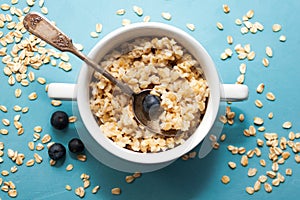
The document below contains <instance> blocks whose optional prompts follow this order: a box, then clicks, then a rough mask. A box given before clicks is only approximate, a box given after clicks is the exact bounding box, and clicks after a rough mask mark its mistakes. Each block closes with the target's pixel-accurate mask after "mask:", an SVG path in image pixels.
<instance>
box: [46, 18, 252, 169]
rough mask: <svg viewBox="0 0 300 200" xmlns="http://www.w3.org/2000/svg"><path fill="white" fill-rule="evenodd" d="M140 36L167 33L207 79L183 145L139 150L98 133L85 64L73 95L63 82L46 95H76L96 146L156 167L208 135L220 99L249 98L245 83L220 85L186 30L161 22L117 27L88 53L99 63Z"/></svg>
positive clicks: (212, 67)
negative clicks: (201, 106)
mask: <svg viewBox="0 0 300 200" xmlns="http://www.w3.org/2000/svg"><path fill="white" fill-rule="evenodd" d="M143 36H152V37H153V36H156V37H163V36H167V37H169V38H173V39H174V40H175V41H177V42H178V43H179V44H180V45H182V46H183V47H184V48H185V49H187V51H188V52H189V53H190V54H192V55H193V56H194V58H195V59H196V60H197V61H198V62H199V63H200V65H201V67H202V68H203V71H204V74H205V77H206V79H207V81H208V85H209V88H210V97H209V101H208V104H207V110H206V113H205V115H204V117H203V120H202V122H201V123H200V125H199V127H198V128H197V129H196V131H195V133H193V134H192V135H191V136H190V137H189V138H188V139H187V140H186V141H185V142H184V144H182V145H179V146H177V147H175V148H173V149H170V150H167V151H164V152H158V153H138V152H134V151H130V150H127V149H124V148H121V147H119V146H118V145H116V144H115V143H114V142H112V141H111V140H110V139H108V138H107V137H106V136H105V135H104V134H103V133H102V132H101V130H100V128H99V125H98V124H97V122H96V120H95V118H94V116H93V113H92V112H91V110H90V109H89V91H90V89H89V83H90V82H91V78H92V74H93V69H91V68H90V67H88V66H87V65H86V64H83V66H82V69H81V71H80V73H79V77H78V82H77V85H76V89H75V90H76V94H68V91H72V89H70V88H69V90H68V89H66V87H65V86H66V84H64V85H65V86H61V85H55V84H50V85H49V92H48V94H49V96H50V97H51V98H70V97H72V95H73V96H74V95H76V99H77V104H78V110H79V113H80V116H81V118H82V121H83V124H84V125H85V127H86V129H87V131H88V134H90V136H91V138H93V140H94V141H95V142H96V144H98V145H99V146H98V147H99V148H101V149H104V150H105V151H107V152H109V154H111V156H112V157H117V158H119V159H120V160H121V161H122V160H125V161H126V162H129V163H132V164H137V165H139V166H147V165H148V166H155V165H157V166H159V165H161V164H162V163H170V162H171V161H173V160H176V159H177V158H179V157H181V156H182V155H184V154H186V153H187V152H189V151H190V150H192V149H193V148H194V147H196V146H197V145H198V144H199V143H200V142H201V141H202V140H203V138H204V137H205V136H206V135H207V134H208V132H209V131H210V129H211V127H212V125H213V124H214V122H215V120H216V116H217V113H218V109H219V104H220V101H222V100H231V101H238V100H244V99H246V98H247V97H248V88H247V86H243V85H236V84H221V82H220V79H219V76H218V73H217V70H216V67H215V65H214V62H213V61H212V59H211V57H210V56H209V55H208V53H207V52H206V50H205V49H204V48H203V46H202V45H201V44H200V43H199V42H198V41H197V40H196V39H194V38H193V37H192V36H190V35H189V34H188V33H186V32H185V31H183V30H181V29H179V28H176V27H174V26H171V25H167V24H163V23H156V22H149V23H135V24H131V25H128V26H125V27H122V28H119V29H117V30H115V31H113V32H111V33H109V34H108V35H106V36H105V37H104V38H103V39H101V40H100V41H99V42H98V43H97V44H96V46H95V47H94V48H93V49H92V50H91V52H90V53H89V55H88V56H89V57H90V58H92V59H93V60H95V61H96V62H100V60H101V59H102V57H103V56H105V55H106V54H107V53H109V52H110V51H111V50H112V49H115V48H117V47H118V46H120V44H122V43H124V42H127V41H130V40H132V39H135V38H138V37H143ZM72 87H73V86H72ZM67 90H68V91H67ZM223 91H224V92H223ZM72 93H73V91H72ZM88 145H89V144H86V146H88ZM95 148H97V145H94V147H93V148H92V150H91V151H92V152H93V151H94V153H92V154H93V155H95V154H97V150H96V151H95ZM107 152H106V153H107ZM98 154H99V152H98ZM95 157H97V156H95ZM108 157H109V156H108ZM100 160H101V159H100ZM117 164H118V163H117ZM109 165H110V164H109ZM111 167H114V166H111ZM114 168H118V167H114ZM150 168H151V167H150ZM154 168H155V167H154ZM154 168H153V169H154ZM123 171H124V170H123ZM141 171H142V170H141Z"/></svg>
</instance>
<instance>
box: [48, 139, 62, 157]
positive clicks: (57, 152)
mask: <svg viewBox="0 0 300 200" xmlns="http://www.w3.org/2000/svg"><path fill="white" fill-rule="evenodd" d="M48 154H49V157H50V158H51V159H52V160H59V159H61V158H63V157H64V156H65V155H66V148H65V147H64V145H62V144H60V143H54V144H53V145H51V146H50V147H49V149H48Z"/></svg>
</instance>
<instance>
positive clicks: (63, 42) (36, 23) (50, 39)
mask: <svg viewBox="0 0 300 200" xmlns="http://www.w3.org/2000/svg"><path fill="white" fill-rule="evenodd" d="M23 24H24V27H25V28H26V29H27V30H28V31H29V32H30V33H32V34H33V35H35V36H37V37H39V38H41V39H42V40H44V41H45V42H47V43H48V44H50V45H52V46H53V47H55V48H56V49H58V50H60V51H68V52H71V53H73V54H74V55H76V56H77V57H78V58H80V59H81V60H83V61H84V62H86V63H87V64H88V65H89V66H91V67H92V68H94V69H95V70H96V71H98V72H100V73H101V74H102V75H103V76H105V77H106V78H107V79H108V80H110V81H111V82H112V83H113V84H115V85H116V86H118V87H119V88H120V89H121V90H122V91H123V92H124V93H126V94H128V95H130V96H131V95H133V94H134V92H133V91H132V90H131V88H130V87H128V85H125V84H124V83H122V82H120V81H119V80H117V79H116V78H115V77H113V76H112V75H111V74H110V73H109V72H107V71H106V70H105V69H104V68H102V67H101V66H99V65H98V64H97V63H95V62H94V61H93V60H91V59H89V58H88V57H87V56H86V55H84V54H83V53H81V52H80V51H78V50H77V49H76V47H75V46H74V45H73V43H72V39H71V38H69V37H68V36H67V35H65V34H64V33H63V32H62V31H61V30H59V29H58V28H57V27H56V26H54V25H53V24H52V23H51V22H50V21H49V20H48V19H46V18H45V17H43V16H42V15H40V14H38V13H35V12H32V13H29V14H27V15H26V16H25V18H24V20H23Z"/></svg>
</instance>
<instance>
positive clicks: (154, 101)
mask: <svg viewBox="0 0 300 200" xmlns="http://www.w3.org/2000/svg"><path fill="white" fill-rule="evenodd" d="M143 110H144V112H145V113H147V114H148V115H149V117H150V118H152V117H158V114H159V111H160V99H159V97H157V96H155V95H152V94H148V95H146V96H145V98H144V100H143Z"/></svg>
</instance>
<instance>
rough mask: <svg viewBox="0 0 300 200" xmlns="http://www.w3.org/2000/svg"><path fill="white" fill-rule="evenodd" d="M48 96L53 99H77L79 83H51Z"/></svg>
mask: <svg viewBox="0 0 300 200" xmlns="http://www.w3.org/2000/svg"><path fill="white" fill-rule="evenodd" d="M48 97H49V98H51V99H61V100H76V98H77V85H76V84H72V83H50V84H49V86H48Z"/></svg>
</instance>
